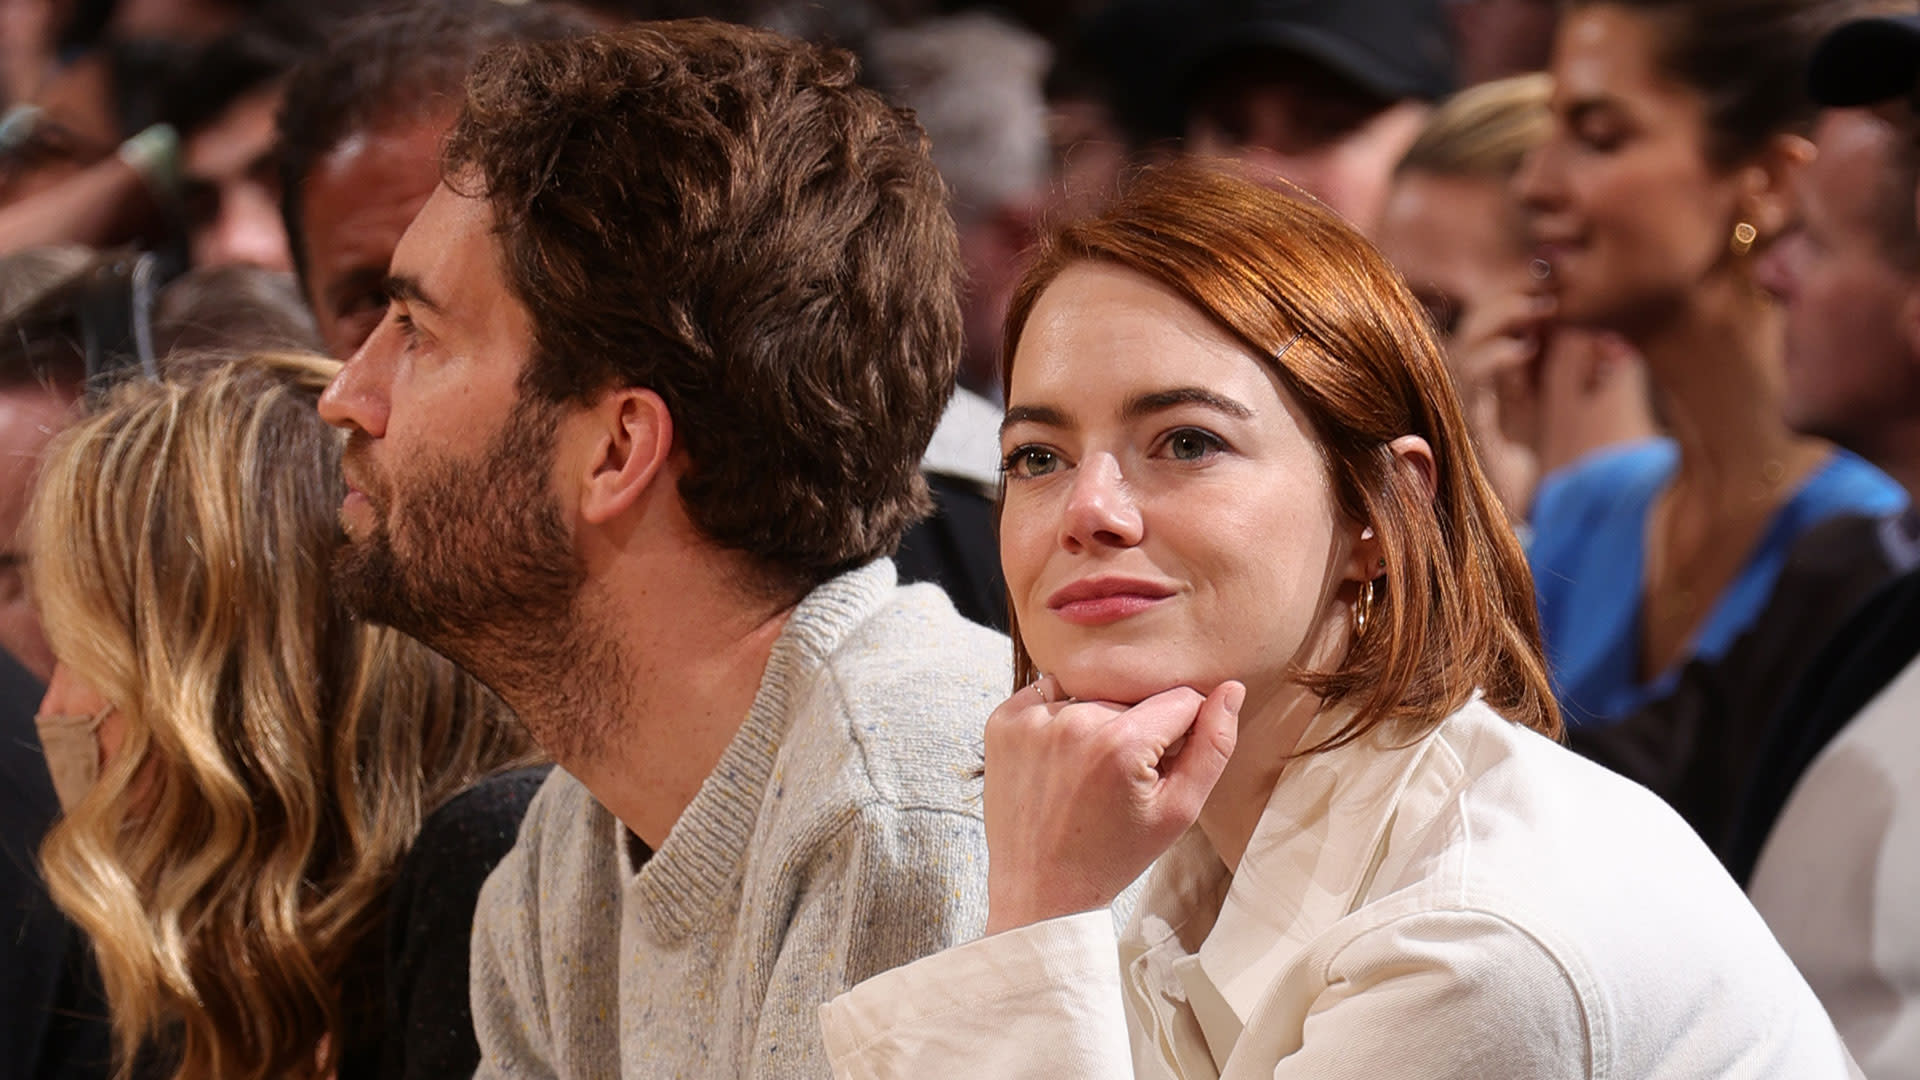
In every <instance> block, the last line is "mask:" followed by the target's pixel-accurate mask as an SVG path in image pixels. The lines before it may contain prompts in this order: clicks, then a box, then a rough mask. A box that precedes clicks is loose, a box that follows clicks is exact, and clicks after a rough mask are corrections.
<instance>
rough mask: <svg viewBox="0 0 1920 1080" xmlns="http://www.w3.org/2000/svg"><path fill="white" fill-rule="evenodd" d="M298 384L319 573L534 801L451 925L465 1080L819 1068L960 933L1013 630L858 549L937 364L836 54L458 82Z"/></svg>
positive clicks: (495, 61)
mask: <svg viewBox="0 0 1920 1080" xmlns="http://www.w3.org/2000/svg"><path fill="white" fill-rule="evenodd" d="M445 164H446V177H447V179H446V182H445V183H444V184H443V185H442V186H441V187H440V188H439V189H438V190H436V191H435V192H434V194H433V195H432V197H431V198H429V200H428V201H427V203H426V205H425V207H424V208H423V209H422V210H421V212H420V215H419V217H418V218H417V219H416V220H415V221H414V222H413V224H412V226H411V227H410V228H409V229H408V230H407V232H406V234H405V236H404V237H403V238H402V240H401V242H400V245H399V247H398V249H397V250H396V251H395V253H394V256H393V264H392V268H391V273H390V276H389V280H388V294H389V296H390V306H389V308H388V310H387V312H386V315H385V317H384V318H383V319H382V321H381V322H380V324H379V325H378V327H376V328H375V330H374V331H373V334H372V336H371V337H369V338H368V340H367V342H366V344H365V345H364V346H362V347H361V349H360V351H359V352H358V353H356V354H355V355H354V357H353V358H352V359H351V360H350V361H349V362H348V364H347V366H346V368H345V369H344V370H343V372H342V373H341V375H340V377H339V378H338V380H337V381H336V382H335V383H334V385H333V386H332V387H331V388H330V389H329V390H328V392H327V395H326V397H325V399H324V400H323V402H322V406H321V407H322V411H323V412H324V413H325V414H326V415H327V417H328V418H329V419H330V420H331V421H333V422H334V423H335V424H337V425H339V426H341V427H343V428H345V429H346V430H347V431H348V432H349V433H350V434H349V445H348V449H347V453H346V458H345V466H344V468H345V472H346V477H347V481H348V484H349V488H350V493H349V494H348V496H347V499H346V502H345V503H344V505H343V507H342V509H341V518H342V522H343V524H344V526H345V530H346V535H347V541H346V543H345V545H344V547H343V548H342V551H341V554H340V557H339V566H338V571H339V575H338V576H339V578H340V579H341V581H342V582H343V586H342V587H343V590H344V592H345V593H346V594H347V596H348V598H349V601H350V602H351V603H352V604H353V605H354V606H355V607H356V608H357V609H358V610H360V611H361V612H363V613H364V614H366V615H367V616H368V617H370V618H374V619H378V620H380V621H383V622H387V623H390V624H392V625H394V626H397V627H400V628H401V629H403V630H406V631H407V632H409V633H412V634H414V635H416V636H418V637H419V638H421V639H422V640H424V641H426V642H428V643H429V644H431V645H433V646H434V647H435V648H437V649H439V650H441V651H442V652H444V653H446V654H447V655H448V656H450V657H452V658H454V659H455V660H457V661H458V662H460V663H461V664H462V665H463V666H465V667H467V668H468V669H469V670H471V671H472V672H474V673H475V674H476V675H478V676H479V677H480V678H482V679H483V680H485V681H486V682H487V683H488V684H489V685H490V686H492V687H493V688H494V689H495V690H497V691H498V692H499V693H500V694H501V696H502V697H503V698H505V699H506V700H507V701H508V703H509V704H511V705H512V706H513V707H514V709H515V710H516V711H517V712H518V713H519V715H520V716H521V718H522V719H523V720H524V721H525V723H526V724H527V726H528V728H529V729H530V730H531V731H532V733H533V734H534V736H535V737H536V739H538V741H539V742H540V743H541V745H542V746H543V747H544V748H545V749H546V750H547V751H548V752H549V753H551V754H552V755H553V757H554V759H555V760H556V761H557V762H558V763H559V765H560V766H561V769H560V770H556V772H555V773H554V775H553V777H552V779H551V780H550V781H549V782H548V784H547V785H546V787H545V788H544V789H543V790H542V792H541V793H540V795H539V796H538V797H537V798H536V799H535V801H534V804H533V806H532V808H531V809H530V810H529V812H528V816H527V819H526V823H525V825H524V826H523V827H522V830H521V834H520V840H519V843H518V845H517V846H516V848H515V850H514V851H513V852H512V853H511V854H509V855H508V857H507V859H506V860H505V861H504V862H503V863H502V864H501V866H500V868H499V869H498V870H497V871H496V872H495V874H494V875H493V877H492V879H491V880H490V881H489V882H488V884H487V887H486V890H485V892H484V893H483V895H482V897H481V901H480V909H479V911H478V913H477V915H476V918H475V927H474V952H473V976H472V977H473V983H472V985H473V1000H474V1016H475V1026H476V1029H477V1033H478V1035H479V1038H480V1044H481V1049H482V1056H483V1062H482V1064H481V1067H480V1072H479V1075H481V1076H509V1075H510V1076H516V1077H518V1076H590V1077H601V1076H612V1075H619V1074H625V1075H629V1076H672V1075H682V1076H742V1075H769V1076H790V1075H804V1074H807V1073H820V1072H824V1068H825V1066H824V1059H823V1054H822V1050H821V1047H820V1045H819V1042H820V1035H819V1031H818V1024H817V1022H816V1020H815V1016H814V1011H815V1008H816V1007H817V1006H818V1005H819V1003H821V1002H823V1001H825V1000H827V999H828V998H830V997H832V996H833V995H834V994H836V993H838V992H839V991H840V990H842V989H843V988H845V987H847V986H850V985H852V984H853V983H855V982H858V981H859V980H861V979H862V978H865V977H866V976H867V975H869V974H872V973H874V972H877V971H881V970H884V969H886V968H890V967H893V966H896V965H898V964H900V963H902V962H905V961H907V960H911V959H914V958H916V957H918V956H920V955H923V954H925V953H928V952H932V951H934V950H937V949H939V948H941V947H943V946H945V945H948V944H951V943H953V942H956V941H959V940H964V939H966V938H968V937H971V936H973V935H975V934H977V933H978V931H979V929H980V927H981V926H982V923H983V919H984V914H985V876H984V875H985V866H986V849H985V845H984V841H983V836H982V831H981V824H980V820H979V813H980V808H979V806H978V785H977V781H975V780H974V779H973V778H972V770H971V768H970V767H969V766H970V764H972V763H977V761H978V754H979V738H980V731H981V725H982V723H983V722H984V719H985V717H986V716H987V714H988V713H989V712H990V711H991V710H992V708H993V706H994V705H995V704H997V703H998V701H999V700H1000V698H1001V697H1002V696H1003V695H1004V692H1005V690H1006V686H1005V683H1006V678H1007V672H1008V671H1009V670H1010V662H1009V657H1008V651H1007V646H1006V641H1005V639H1004V638H1002V637H1000V636H999V635H997V634H994V633H992V632H990V631H987V630H985V629H983V628H980V627H977V626H974V625H972V624H970V623H968V622H966V621H965V620H964V619H962V618H961V617H960V616H958V615H957V614H955V612H954V610H953V607H952V605H951V603H950V602H949V601H948V600H947V598H946V596H945V595H944V594H942V593H941V592H940V591H939V590H938V589H936V588H934V587H932V586H926V585H921V586H911V587H901V586H899V585H898V584H897V583H896V579H895V573H894V570H893V566H892V564H891V562H890V561H889V559H888V555H889V554H890V553H891V552H892V551H893V550H894V548H895V545H896V544H897V543H898V542H899V539H900V536H901V533H902V532H903V531H904V530H905V529H906V528H907V527H908V525H910V524H911V523H912V522H914V521H915V520H916V519H918V518H919V517H920V516H921V515H922V514H924V513H925V512H926V509H927V507H928V498H927V491H926V482H925V480H924V479H923V478H922V477H921V474H920V471H919V468H918V464H919V461H920V459H921V456H922V454H923V453H924V452H925V450H926V447H927V444H928V441H929V439H930V438H931V436H932V434H933V431H934V428H935V425H936V424H937V422H938V421H939V419H940V416H941V412H942V409H943V408H944V406H945V405H946V403H947V400H948V397H949V395H950V394H951V392H952V386H953V378H954V371H955V368H956V366H957V364H958V361H959V357H960V351H961V332H960V314H959V310H958V304H957V300H956V297H957V295H958V289H957V287H956V284H957V273H958V270H957V266H958V260H957V256H956V250H955V247H956V245H955V240H954V232H953V224H952V220H951V219H950V217H949V216H948V215H947V212H946V209H945V206H944V191H943V189H942V186H941V184H940V180H939V178H938V176H937V174H936V173H935V171H934V167H933V165H932V163H931V161H930V160H929V158H928V155H927V151H926V148H925V140H924V138H923V136H922V135H921V132H920V129H919V128H918V126H917V125H916V124H915V123H914V122H913V121H912V119H911V117H910V116H909V115H907V114H905V113H903V112H901V111H898V110H895V109H893V108H890V107H889V106H887V105H886V104H885V103H884V102H883V101H882V100H881V99H880V98H879V97H878V96H876V95H874V94H873V93H871V92H870V91H867V90H864V89H862V88H860V87H858V86H857V85H856V83H855V81H854V71H853V64H852V61H851V59H850V58H848V57H847V56H846V55H845V54H842V53H838V52H834V51H830V50H823V49H818V48H814V47H811V46H808V45H804V44H801V43H798V42H794V41H790V40H788V39H785V38H782V37H779V36H777V35H773V34H770V33H766V32H762V31H754V30H748V29H744V28H741V27H735V26H727V25H724V24H719V23H713V22H704V21H694V22H679V23H662V24H654V25H641V26H637V27H633V28H629V29H626V30H621V31H614V32H608V33H603V34H596V35H591V36H587V37H581V38H574V39H569V40H562V41H551V42H544V43H532V42H527V43H517V44H513V45H509V46H505V47H503V48H501V49H499V50H496V51H493V52H491V53H489V54H487V55H485V56H483V57H482V58H481V59H480V61H479V62H478V64H477V66H476V68H475V71H474V74H473V76H472V78H471V80H470V82H469V84H468V89H467V98H466V101H465V103H464V105H463V106H462V109H461V112H460V115H459V118H458V119H457V120H456V122H455V124H454V128H453V131H452V134H451V135H450V137H449V142H448V147H447V155H446V163H445Z"/></svg>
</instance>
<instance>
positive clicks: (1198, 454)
mask: <svg viewBox="0 0 1920 1080" xmlns="http://www.w3.org/2000/svg"><path fill="white" fill-rule="evenodd" d="M1221 449H1223V444H1222V443H1221V442H1220V439H1219V438H1218V437H1217V436H1214V435H1211V434H1208V433H1207V432H1204V431H1201V430H1200V429H1198V428H1182V429H1180V430H1179V431H1176V432H1174V433H1173V434H1171V435H1169V436H1167V456H1168V457H1171V458H1173V459H1174V460H1175V461H1199V460H1201V459H1202V458H1205V457H1207V456H1208V455H1210V454H1214V453H1216V452H1218V451H1219V450H1221Z"/></svg>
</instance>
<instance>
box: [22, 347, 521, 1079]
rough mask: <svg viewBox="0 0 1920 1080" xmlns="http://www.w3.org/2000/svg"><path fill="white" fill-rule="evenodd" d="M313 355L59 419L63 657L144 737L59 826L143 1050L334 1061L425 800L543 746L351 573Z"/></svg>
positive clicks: (124, 1025) (41, 503) (273, 1063)
mask: <svg viewBox="0 0 1920 1080" xmlns="http://www.w3.org/2000/svg"><path fill="white" fill-rule="evenodd" d="M338 367H339V365H338V364H336V363H334V362H333V361H331V360H325V359H322V358H319V357H313V356H300V355H269V356H257V357H250V358H240V359H228V360H220V359H216V358H199V359H198V360H193V361H182V362H176V363H175V364H174V365H172V366H171V367H170V371H169V375H168V377H167V378H165V379H163V380H160V381H147V380H141V381H136V382H129V383H127V384H124V385H122V386H120V387H119V388H117V389H116V390H115V391H114V392H113V393H112V395H111V396H110V397H109V398H108V400H107V401H106V403H105V404H104V406H103V407H102V408H101V409H100V410H99V411H96V412H94V413H92V414H91V415H88V416H86V417H84V418H82V419H81V420H79V421H78V422H77V423H75V424H74V425H73V426H72V427H70V428H69V429H68V430H67V431H65V432H63V433H62V434H61V435H59V436H58V437H56V438H55V440H54V441H53V443H52V444H51V445H50V447H49V449H48V451H47V455H46V458H45V461H44V463H43V465H42V470H41V477H40V481H39V486H38V488H37V489H36V492H35V495H34V499H33V504H32V508H31V510H30V517H29V525H28V528H29V529H30V530H31V531H30V534H29V535H30V538H31V542H32V552H33V563H32V575H33V588H34V591H35V595H36V598H37V600H38V601H39V604H40V607H41V610H42V612H43V614H44V620H45V624H46V629H47V636H48V638H49V640H50V642H51V643H52V645H53V648H54V652H55V655H57V656H58V657H59V658H60V659H61V661H62V662H63V663H65V664H67V665H70V666H71V667H72V668H73V669H74V670H75V671H76V672H77V673H78V674H80V675H81V676H83V677H84V678H85V679H86V680H87V681H88V682H90V683H92V684H93V686H94V687H95V688H96V689H97V690H98V691H99V692H100V693H101V694H102V695H103V696H104V697H105V698H106V700H107V701H109V702H111V703H112V705H113V706H114V707H115V708H116V709H118V710H119V712H120V714H121V715H122V716H124V717H125V721H126V737H125V742H124V744H123V745H122V747H121V748H120V749H119V751H118V752H117V753H115V755H114V756H113V758H112V759H111V760H110V761H108V762H107V763H106V764H105V766H104V767H103V769H102V771H101V774H100V777H99V779H98V781H97V782H96V783H95V784H94V786H93V787H92V788H90V789H89V790H88V791H87V793H86V794H85V796H84V797H82V798H81V799H80V801H79V802H78V803H77V804H76V805H75V806H73V807H71V808H70V809H69V811H68V812H67V814H66V816H65V817H64V818H63V819H62V820H61V821H60V822H59V823H58V824H57V825H56V826H55V827H54V829H53V830H52V832H51V833H49V835H48V837H47V840H46V842H45V844H44V845H43V847H42V849H41V861H42V865H43V867H44V871H45V877H46V881H47V885H48V888H49V890H50V891H51V892H52V894H53V897H54V900H55V901H56V902H57V903H58V904H59V905H60V907H61V908H62V909H63V910H64V911H65V912H66V913H67V914H68V915H69V916H70V917H71V918H72V919H73V920H74V922H75V923H77V924H78V925H79V926H80V927H81V928H82V929H83V930H85V931H86V933H87V936H88V937H89V938H90V939H91V940H92V945H93V950H94V954H95V956H96V957H97V959H98V962H99V969H100V973H101V976H102V981H103V983H104V986H105V990H106V994H107V1000H108V1004H109V1008H110V1012H111V1017H112V1025H113V1031H114V1045H115V1052H116V1053H115V1056H116V1059H117V1060H118V1062H119V1071H120V1074H121V1075H127V1074H128V1073H129V1072H130V1071H131V1069H132V1068H133V1065H134V1063H135V1061H136V1058H137V1057H138V1056H139V1054H140V1052H141V1050H142V1048H143V1046H146V1045H150V1044H151V1043H152V1042H153V1041H154V1040H156V1039H158V1040H160V1041H162V1042H163V1043H164V1044H166V1045H165V1051H166V1052H168V1053H175V1052H177V1066H176V1071H175V1073H174V1075H176V1076H179V1077H221V1078H233V1077H245V1078H256V1077H257V1078H266V1077H283V1076H323V1075H327V1074H329V1073H330V1072H331V1071H332V1069H333V1068H334V1065H335V1063H336V1061H337V1053H338V1050H339V1048H340V1047H341V1046H342V1044H343V1038H344V1035H345V1033H344V1032H343V1029H342V1022H343V1015H344V1014H345V1013H346V1012H347V1011H349V1009H357V1008H358V1007H359V1005H358V1003H357V1002H355V1003H354V1004H352V1005H348V1004H345V1003H343V997H346V996H348V995H350V994H352V993H353V992H354V989H353V988H350V987H346V986H344V985H343V982H344V977H343V972H344V971H345V970H346V968H347V966H348V964H349V960H350V958H351V957H352V956H353V955H354V954H355V951H356V950H357V949H359V948H361V947H362V946H363V944H364V943H365V942H366V941H368V940H369V935H370V934H372V933H373V932H374V931H375V930H377V928H378V927H380V926H381V925H382V911H383V903H382V901H383V897H384V893H385V890H386V889H387V887H388V885H389V884H390V882H391V878H392V874H393V872H394V870H395V868H396V866H397V863H398V861H399V859H400V857H401V856H402V855H403V854H404V853H405V852H406V850H407V848H408V846H409V845H410V844H411V843H412V840H413V838H414V836H415V834H416V833H417V832H418V831H419V828H420V824H421V821H422V819H423V818H424V817H425V815H426V814H427V813H428V812H430V811H431V810H432V809H433V808H434V807H436V806H437V805H438V804H440V803H441V802H443V801H445V800H446V799H448V798H449V797H451V796H452V795H454V794H455V793H457V792H458V791H459V790H460V789H462V788H463V787H465V786H467V785H469V784H471V783H473V782H474V781H475V780H478V779H480V778H482V777H483V776H485V775H486V774H488V773H489V772H491V771H494V770H496V769H499V768H502V767H505V766H508V765H511V764H515V763H519V762H521V761H524V760H526V758H527V756H528V744H527V741H526V737H525V735H524V734H523V733H522V731H521V730H520V728H519V726H518V723H517V721H515V720H514V719H513V717H512V715H511V714H510V713H509V712H508V711H507V710H506V708H505V707H504V706H503V705H501V704H500V703H499V701H498V700H497V699H496V698H494V697H493V695H492V694H491V693H489V692H488V691H487V690H485V689H484V688H483V687H481V686H480V685H479V684H478V683H476V682H475V681H473V680H472V679H471V678H470V677H468V676H466V675H464V674H463V673H461V672H460V671H459V670H457V669H456V668H454V667H453V665H452V664H451V663H450V662H448V661H447V660H445V659H442V658H441V657H439V656H437V655H436V654H434V653H433V652H432V651H430V650H428V649H427V648H426V647H424V646H422V645H420V644H418V643H416V642H414V641H412V640H411V639H408V638H406V637H403V636H401V635H400V634H398V633H396V632H394V631H392V630H389V629H386V628H382V627H376V626H371V625H368V624H366V623H363V622H361V621H359V620H357V619H355V618H353V617H352V616H351V615H349V614H348V613H347V612H346V611H345V610H344V609H342V608H341V607H340V606H339V605H338V604H336V603H335V602H334V601H333V600H332V598H331V597H330V596H329V591H328V566H329V563H330V560H331V551H332V546H333V544H334V541H335V536H336V532H337V525H336V524H335V521H336V514H337V508H338V506H339V502H340V499H341V497H342V495H343V493H344V487H343V482H342V480H341V478H340V451H341V444H342V436H341V433H339V432H337V431H334V430H332V429H330V428H329V427H327V425H326V424H325V423H324V422H323V421H322V420H321V419H320V418H319V415H318V414H317V412H316V403H317V401H318V396H319V393H320V391H321V390H322V389H324V388H325V386H326V384H327V381H328V380H329V379H330V378H331V377H332V375H333V373H334V372H335V371H337V370H338Z"/></svg>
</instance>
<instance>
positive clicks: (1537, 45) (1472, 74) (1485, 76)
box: [1446, 0, 1559, 86]
mask: <svg viewBox="0 0 1920 1080" xmlns="http://www.w3.org/2000/svg"><path fill="white" fill-rule="evenodd" d="M1446 9H1447V18H1448V19H1449V21H1451V22H1452V24H1453V52H1454V66H1455V68H1456V70H1457V71H1458V74H1459V76H1460V85H1461V86H1474V85H1476V84H1478V83H1483V82H1489V81H1491V80H1493V79H1504V78H1506V77H1507V76H1509V75H1519V74H1522V73H1524V72H1528V71H1538V70H1540V69H1541V68H1543V67H1545V66H1546V65H1547V56H1548V54H1549V53H1551V52H1552V51H1553V28H1554V24H1555V22H1556V21H1557V20H1558V18H1559V11H1558V9H1557V5H1556V4H1555V2H1554V0H1449V2H1448V4H1447V6H1446Z"/></svg>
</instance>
